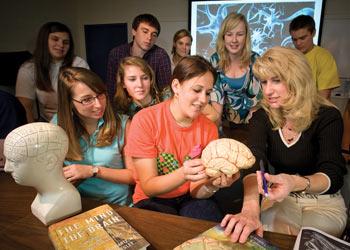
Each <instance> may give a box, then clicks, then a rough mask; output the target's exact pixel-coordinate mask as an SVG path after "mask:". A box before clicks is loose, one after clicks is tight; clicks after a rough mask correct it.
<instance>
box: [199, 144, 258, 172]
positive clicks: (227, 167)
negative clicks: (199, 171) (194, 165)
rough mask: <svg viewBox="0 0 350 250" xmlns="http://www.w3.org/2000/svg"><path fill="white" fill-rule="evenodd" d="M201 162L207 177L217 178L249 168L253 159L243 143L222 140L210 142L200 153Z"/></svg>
mask: <svg viewBox="0 0 350 250" xmlns="http://www.w3.org/2000/svg"><path fill="white" fill-rule="evenodd" d="M201 158H202V162H203V165H204V166H205V167H206V173H207V175H209V176H211V177H218V176H220V175H221V173H224V174H226V175H227V176H229V177H231V176H232V175H234V174H235V173H237V172H238V171H239V170H240V169H247V168H250V167H251V166H252V165H253V164H254V162H255V157H254V155H253V154H252V152H251V151H250V150H249V148H248V147H247V146H246V145H244V144H243V143H241V142H239V141H236V140H233V139H227V138H222V139H218V140H214V141H211V142H210V143H209V144H208V145H207V146H206V147H205V149H204V150H203V152H202V157H201Z"/></svg>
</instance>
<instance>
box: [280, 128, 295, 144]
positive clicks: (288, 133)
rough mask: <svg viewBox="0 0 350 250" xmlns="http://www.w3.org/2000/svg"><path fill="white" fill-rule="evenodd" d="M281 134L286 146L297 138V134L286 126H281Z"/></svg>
mask: <svg viewBox="0 0 350 250" xmlns="http://www.w3.org/2000/svg"><path fill="white" fill-rule="evenodd" d="M282 134H283V137H284V139H285V140H286V141H287V143H288V144H290V143H292V142H293V141H294V140H295V139H296V138H297V136H298V133H297V132H295V131H294V130H293V129H292V127H289V126H288V125H287V124H286V125H284V126H283V128H282Z"/></svg>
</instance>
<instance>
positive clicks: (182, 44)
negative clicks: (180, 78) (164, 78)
mask: <svg viewBox="0 0 350 250" xmlns="http://www.w3.org/2000/svg"><path fill="white" fill-rule="evenodd" d="M191 45H192V36H191V33H190V32H189V31H188V30H186V29H181V30H178V31H176V33H175V34H174V38H173V47H172V49H171V54H172V58H171V71H173V70H174V68H175V66H176V64H177V63H178V62H179V61H180V59H181V58H183V57H184V56H188V55H189V54H190V50H191Z"/></svg>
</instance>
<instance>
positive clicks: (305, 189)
mask: <svg viewBox="0 0 350 250" xmlns="http://www.w3.org/2000/svg"><path fill="white" fill-rule="evenodd" d="M300 177H302V178H304V179H305V180H306V187H305V188H304V189H303V190H300V191H299V192H301V193H302V194H306V193H307V192H308V191H309V189H310V187H311V182H310V178H309V177H306V176H300Z"/></svg>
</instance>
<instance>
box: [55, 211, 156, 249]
mask: <svg viewBox="0 0 350 250" xmlns="http://www.w3.org/2000/svg"><path fill="white" fill-rule="evenodd" d="M48 230H49V237H50V239H51V241H52V243H53V245H54V247H55V249H57V250H63V249H65V250H73V249H77V250H78V249H79V250H80V249H100V250H102V249H115V250H140V249H146V248H147V246H149V243H148V242H147V241H146V239H145V238H143V237H142V236H141V235H140V234H139V233H138V232H137V231H136V230H135V229H134V228H132V227H131V226H130V225H129V224H128V223H127V222H126V221H125V220H124V219H123V218H122V217H121V216H120V215H119V214H118V213H117V212H116V211H114V210H113V208H112V207H110V206H109V205H102V206H99V207H96V208H94V209H91V210H89V211H86V212H84V213H81V214H78V215H76V216H73V217H71V218H68V219H65V220H63V221H60V222H57V223H55V224H52V225H51V226H49V229H48Z"/></svg>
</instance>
